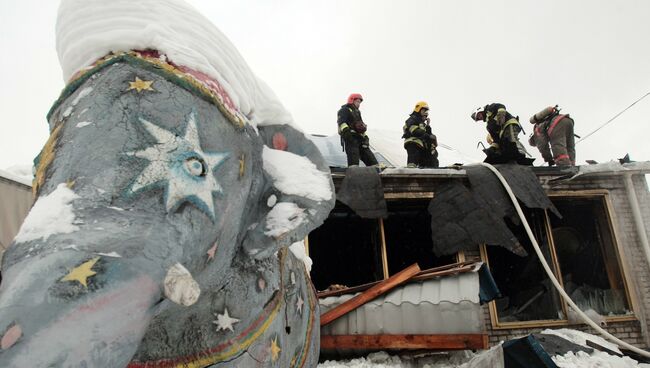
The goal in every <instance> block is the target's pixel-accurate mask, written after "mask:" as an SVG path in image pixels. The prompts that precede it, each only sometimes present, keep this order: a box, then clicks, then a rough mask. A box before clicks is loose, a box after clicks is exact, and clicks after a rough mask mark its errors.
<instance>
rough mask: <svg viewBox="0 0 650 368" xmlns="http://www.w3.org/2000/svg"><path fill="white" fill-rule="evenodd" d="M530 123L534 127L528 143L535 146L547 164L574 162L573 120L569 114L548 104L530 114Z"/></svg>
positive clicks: (568, 163) (564, 164)
mask: <svg viewBox="0 0 650 368" xmlns="http://www.w3.org/2000/svg"><path fill="white" fill-rule="evenodd" d="M530 123H531V124H534V126H535V128H534V130H533V134H532V135H531V137H530V140H529V142H528V143H530V145H531V146H533V147H537V149H538V150H539V152H540V153H541V154H542V157H543V158H544V161H546V162H547V163H548V166H553V165H557V166H574V165H575V164H576V144H575V139H574V136H575V135H574V133H573V125H574V121H573V119H572V118H571V117H570V116H569V114H566V115H563V114H560V109H559V108H558V106H557V105H555V106H549V107H547V108H545V109H544V110H542V111H540V112H538V113H537V114H535V115H533V116H531V118H530ZM549 144H550V148H549ZM551 151H552V154H551Z"/></svg>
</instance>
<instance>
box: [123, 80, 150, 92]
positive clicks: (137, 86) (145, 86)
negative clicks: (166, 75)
mask: <svg viewBox="0 0 650 368" xmlns="http://www.w3.org/2000/svg"><path fill="white" fill-rule="evenodd" d="M152 83H153V81H143V80H142V79H140V78H138V77H135V82H129V88H128V89H127V91H130V90H132V89H134V90H136V91H138V93H140V92H142V91H153V88H151V84H152Z"/></svg>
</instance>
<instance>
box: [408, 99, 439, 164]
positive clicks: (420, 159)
mask: <svg viewBox="0 0 650 368" xmlns="http://www.w3.org/2000/svg"><path fill="white" fill-rule="evenodd" d="M430 122H431V120H430V119H429V105H428V104H427V103H426V102H424V101H420V102H418V103H416V104H415V108H414V109H413V112H412V113H411V115H410V116H409V118H408V119H406V122H405V123H404V127H403V128H402V130H403V131H404V134H403V135H402V138H404V148H405V149H406V153H407V160H406V163H407V167H420V168H427V167H438V166H439V163H438V151H437V150H436V148H437V147H438V139H437V138H436V136H435V135H433V134H432V133H431V125H430Z"/></svg>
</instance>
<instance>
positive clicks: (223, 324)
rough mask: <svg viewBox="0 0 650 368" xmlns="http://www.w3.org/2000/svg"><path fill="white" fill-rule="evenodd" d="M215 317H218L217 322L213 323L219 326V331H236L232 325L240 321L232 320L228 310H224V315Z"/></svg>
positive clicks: (217, 314) (216, 314)
mask: <svg viewBox="0 0 650 368" xmlns="http://www.w3.org/2000/svg"><path fill="white" fill-rule="evenodd" d="M214 315H215V316H217V320H216V321H212V323H214V324H215V325H217V331H219V330H224V331H225V330H230V331H235V329H234V328H233V326H232V325H234V324H235V323H237V322H239V320H238V319H237V318H232V317H230V316H229V315H228V308H226V309H225V310H224V312H223V314H219V313H215V314H214Z"/></svg>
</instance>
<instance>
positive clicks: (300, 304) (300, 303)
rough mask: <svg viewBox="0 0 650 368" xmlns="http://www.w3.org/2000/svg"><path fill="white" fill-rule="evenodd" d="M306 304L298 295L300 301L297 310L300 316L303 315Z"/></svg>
mask: <svg viewBox="0 0 650 368" xmlns="http://www.w3.org/2000/svg"><path fill="white" fill-rule="evenodd" d="M303 304H305V302H304V301H303V300H302V297H301V296H300V295H298V300H296V310H297V311H298V313H299V314H300V315H302V306H303Z"/></svg>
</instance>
